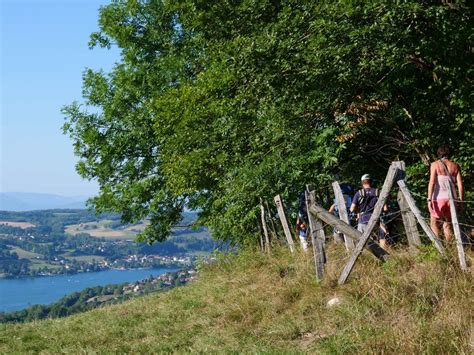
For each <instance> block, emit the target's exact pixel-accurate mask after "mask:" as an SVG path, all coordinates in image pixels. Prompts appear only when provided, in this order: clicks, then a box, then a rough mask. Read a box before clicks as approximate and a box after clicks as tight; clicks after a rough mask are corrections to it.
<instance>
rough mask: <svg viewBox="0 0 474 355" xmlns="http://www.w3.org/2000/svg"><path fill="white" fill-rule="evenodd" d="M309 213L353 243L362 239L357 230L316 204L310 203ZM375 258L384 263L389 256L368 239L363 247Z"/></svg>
mask: <svg viewBox="0 0 474 355" xmlns="http://www.w3.org/2000/svg"><path fill="white" fill-rule="evenodd" d="M309 212H310V213H312V214H313V215H314V216H315V217H316V218H319V219H320V220H322V221H323V222H324V223H327V224H329V225H331V226H332V227H334V228H337V229H338V230H340V231H341V232H342V233H344V234H345V235H346V236H348V237H349V238H351V239H353V240H354V241H359V240H360V238H361V237H362V233H361V232H359V231H358V230H357V229H355V228H353V227H352V226H351V225H350V224H347V223H346V222H344V221H341V220H340V219H338V218H336V216H334V215H333V214H331V213H329V212H328V211H326V210H325V209H324V208H323V207H321V206H320V205H318V204H317V203H316V202H313V203H311V205H310V207H309ZM365 247H366V248H367V249H368V250H369V251H370V252H371V253H372V254H373V255H374V256H375V257H377V258H378V259H380V260H382V261H384V260H385V258H386V257H387V256H388V255H389V254H388V253H387V251H386V250H385V249H383V248H382V247H381V246H380V245H379V244H378V243H377V242H376V241H374V240H371V239H369V240H368V242H367V245H366V246H365Z"/></svg>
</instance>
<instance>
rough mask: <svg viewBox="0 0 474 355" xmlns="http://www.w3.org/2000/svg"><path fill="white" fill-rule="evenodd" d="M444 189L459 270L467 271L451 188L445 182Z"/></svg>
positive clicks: (449, 184) (450, 185)
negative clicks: (447, 199) (454, 238)
mask: <svg viewBox="0 0 474 355" xmlns="http://www.w3.org/2000/svg"><path fill="white" fill-rule="evenodd" d="M446 188H447V190H448V194H449V207H450V209H451V221H452V223H453V229H454V236H455V237H456V248H457V250H458V256H459V264H460V265H461V270H463V271H467V265H466V256H465V255H464V248H463V246H462V236H461V229H460V228H459V221H458V215H457V212H456V205H455V203H454V193H453V186H452V184H451V183H450V182H449V181H448V182H447V186H446Z"/></svg>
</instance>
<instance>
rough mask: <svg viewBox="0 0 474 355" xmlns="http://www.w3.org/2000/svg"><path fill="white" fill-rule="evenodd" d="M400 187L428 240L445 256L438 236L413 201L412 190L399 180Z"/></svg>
mask: <svg viewBox="0 0 474 355" xmlns="http://www.w3.org/2000/svg"><path fill="white" fill-rule="evenodd" d="M397 184H398V187H399V188H400V191H401V192H402V194H403V196H404V197H405V200H406V201H407V203H408V207H410V209H411V211H412V212H413V214H414V215H415V217H416V220H417V221H418V223H419V224H420V226H421V228H422V229H423V231H424V232H425V233H426V235H427V236H428V238H430V240H431V241H432V242H433V243H434V245H435V247H436V249H438V251H439V252H440V254H442V255H444V247H443V245H442V244H441V241H440V240H439V239H438V238H437V237H436V235H435V234H434V233H433V231H432V230H431V227H430V226H429V225H428V223H426V221H425V219H424V218H423V216H422V215H421V212H420V210H419V209H418V207H417V206H416V203H415V200H414V199H413V197H412V195H411V193H410V190H408V187H407V185H406V184H405V181H404V180H398V181H397Z"/></svg>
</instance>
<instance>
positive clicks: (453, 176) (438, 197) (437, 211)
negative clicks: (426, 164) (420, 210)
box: [427, 144, 464, 242]
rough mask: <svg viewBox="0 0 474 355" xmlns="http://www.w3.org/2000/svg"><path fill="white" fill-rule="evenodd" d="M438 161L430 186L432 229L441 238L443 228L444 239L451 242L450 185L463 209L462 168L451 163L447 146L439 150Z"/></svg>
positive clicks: (432, 173)
mask: <svg viewBox="0 0 474 355" xmlns="http://www.w3.org/2000/svg"><path fill="white" fill-rule="evenodd" d="M436 153H437V155H438V160H437V161H435V162H433V163H431V167H430V182H429V184H428V198H427V200H428V209H429V211H430V215H431V229H432V230H433V232H434V234H435V235H436V236H437V237H439V234H440V231H441V226H442V227H443V232H444V238H445V239H446V241H447V242H450V241H451V240H452V238H453V233H452V231H451V226H450V222H451V209H450V205H449V194H448V184H451V187H452V191H453V197H454V199H455V200H456V199H457V196H458V194H457V193H456V188H455V186H456V185H457V188H458V191H459V197H460V199H459V201H458V204H457V205H458V208H459V209H460V210H462V209H463V204H462V201H463V200H464V187H463V184H462V176H461V168H460V167H459V165H458V164H456V163H454V162H453V161H451V160H450V159H449V158H450V149H449V146H448V145H447V144H445V145H442V146H440V147H439V148H438V150H437V152H436Z"/></svg>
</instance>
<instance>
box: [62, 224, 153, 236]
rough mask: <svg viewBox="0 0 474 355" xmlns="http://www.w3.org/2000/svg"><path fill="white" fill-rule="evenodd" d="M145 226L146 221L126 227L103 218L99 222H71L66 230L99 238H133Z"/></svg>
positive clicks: (72, 233)
mask: <svg viewBox="0 0 474 355" xmlns="http://www.w3.org/2000/svg"><path fill="white" fill-rule="evenodd" d="M144 228H145V223H143V222H141V223H138V224H134V225H130V226H126V227H124V226H121V225H120V224H118V223H117V222H116V221H112V220H102V221H98V222H88V223H79V224H71V225H69V226H66V228H65V232H66V233H67V234H71V235H77V234H80V233H87V234H89V235H90V236H92V237H97V238H107V239H133V238H134V237H135V235H137V234H138V233H140V232H141V231H143V229H144Z"/></svg>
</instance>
